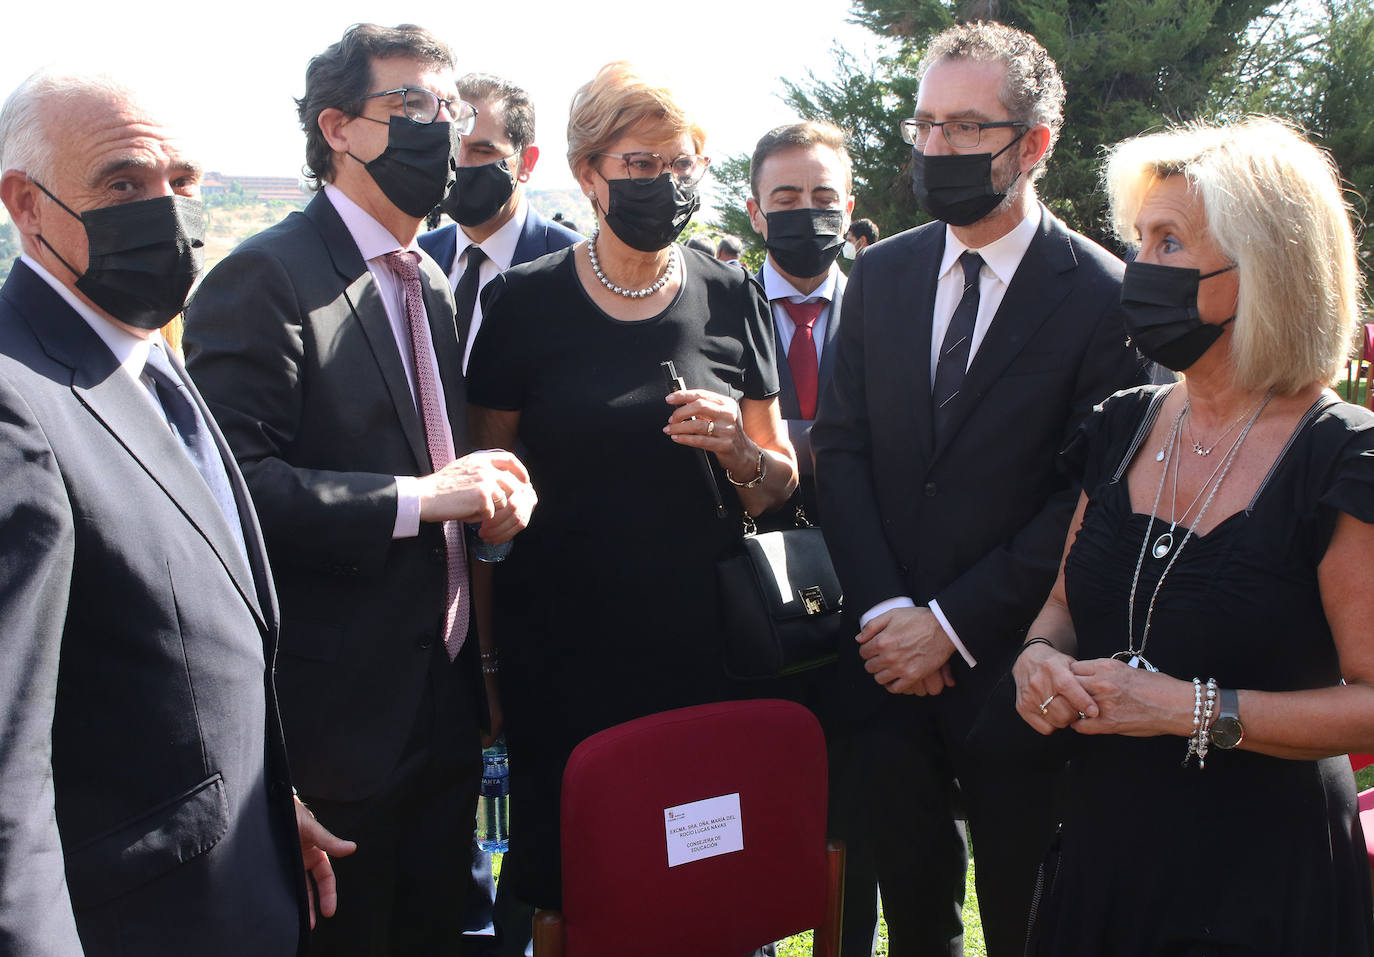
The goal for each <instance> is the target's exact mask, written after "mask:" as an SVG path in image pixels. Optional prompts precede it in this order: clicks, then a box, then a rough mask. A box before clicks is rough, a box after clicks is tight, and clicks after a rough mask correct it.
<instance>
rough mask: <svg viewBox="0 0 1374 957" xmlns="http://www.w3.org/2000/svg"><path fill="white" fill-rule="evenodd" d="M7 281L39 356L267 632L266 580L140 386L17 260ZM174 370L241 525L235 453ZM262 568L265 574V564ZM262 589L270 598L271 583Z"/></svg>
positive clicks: (244, 505)
mask: <svg viewBox="0 0 1374 957" xmlns="http://www.w3.org/2000/svg"><path fill="white" fill-rule="evenodd" d="M11 280H12V281H17V282H18V283H19V288H18V290H17V296H16V297H15V299H14V300H12V301H15V302H18V303H22V304H23V312H24V313H25V318H26V320H27V321H28V323H29V327H30V328H31V329H32V331H33V334H34V336H35V337H36V338H37V339H38V341H39V342H40V343H41V344H42V346H43V349H44V351H46V352H47V353H48V355H50V356H51V357H52V358H53V359H54V360H56V361H57V362H60V363H62V364H63V365H65V366H67V367H68V368H70V369H71V370H72V380H71V390H72V393H73V394H74V395H75V396H76V399H77V401H79V402H80V403H81V404H82V405H83V406H84V407H85V408H86V409H87V411H89V412H90V414H91V416H92V417H93V418H94V419H95V420H96V421H98V422H99V423H100V424H101V425H102V426H103V427H104V428H105V429H106V430H107V431H108V432H109V433H110V434H111V435H112V436H113V437H114V439H115V440H116V441H117V442H119V444H120V445H121V446H123V447H124V448H125V449H126V450H127V451H128V453H129V455H130V457H131V458H133V460H134V461H135V462H137V463H138V465H139V467H141V468H142V469H143V470H144V471H145V472H147V473H148V475H149V477H151V478H152V480H153V481H154V482H156V483H157V485H158V486H159V487H160V488H161V489H162V490H163V492H165V493H166V495H167V497H168V498H169V499H171V500H172V502H173V504H175V505H176V507H177V509H178V510H179V511H180V512H181V513H182V515H184V516H185V518H186V520H187V521H188V522H189V523H190V524H191V525H192V527H194V528H195V529H196V531H197V532H198V533H199V534H200V535H201V537H202V538H204V539H205V541H206V543H207V544H209V546H210V547H211V549H213V550H214V552H215V554H216V556H218V558H219V561H220V564H221V565H222V566H223V567H224V570H225V572H227V573H228V575H229V577H230V579H231V580H232V581H233V583H234V587H235V588H237V589H238V592H239V594H240V595H241V596H242V597H243V600H244V602H245V603H246V604H247V605H248V607H249V608H250V609H251V610H252V612H253V614H254V616H255V617H256V618H257V620H258V624H259V626H260V627H262V628H264V629H266V628H267V624H268V623H267V616H266V615H264V612H263V609H264V607H268V605H267V604H266V603H264V602H263V601H262V599H261V595H260V593H259V584H266V580H263V581H261V582H260V581H259V580H257V579H255V578H254V574H253V572H254V569H252V568H250V567H249V565H248V563H246V562H245V561H244V557H243V555H242V553H240V551H239V547H238V543H237V542H236V541H234V537H233V534H232V533H231V532H230V530H229V526H228V525H227V524H226V521H225V516H224V513H223V512H221V511H220V508H219V503H217V502H216V501H215V497H214V495H213V494H211V492H210V489H209V488H208V487H207V486H206V484H205V479H204V478H202V477H201V474H200V472H198V471H197V470H196V467H195V465H193V464H192V462H191V459H190V458H189V457H188V456H187V455H186V450H185V449H184V448H183V447H182V445H181V443H180V442H178V441H177V439H176V438H175V437H174V436H173V435H172V431H171V429H169V428H168V427H167V423H166V421H165V420H163V418H162V417H161V416H160V415H159V414H158V412H157V409H156V408H155V407H154V405H153V403H152V402H151V401H150V397H149V396H148V395H147V394H146V393H145V392H144V390H143V388H142V386H140V385H139V384H138V383H137V382H135V381H134V380H133V379H132V378H130V377H129V376H128V375H126V374H125V373H124V372H123V370H121V369H120V367H119V363H118V362H117V361H116V360H115V357H114V355H113V354H111V352H110V350H109V349H108V348H107V347H106V345H105V343H103V342H101V340H100V337H99V336H97V335H96V334H95V332H94V331H92V330H91V328H90V326H88V325H87V324H86V321H85V320H84V319H82V318H81V317H80V316H78V315H77V314H76V313H75V312H74V311H73V310H72V308H71V307H70V306H68V305H67V304H66V303H65V302H64V301H63V300H62V298H61V297H60V296H58V295H57V294H56V293H55V292H53V291H52V289H51V288H49V287H48V285H47V283H45V282H43V280H41V279H39V278H38V277H37V276H35V275H34V274H33V273H32V272H31V271H30V270H29V269H28V267H27V266H24V265H23V264H22V263H21V264H18V265H16V266H15V275H13V276H12V277H11ZM30 310H32V311H30ZM36 314H41V320H39V319H36V318H35V315H36ZM178 373H179V374H180V375H181V377H182V379H183V381H185V382H186V383H187V386H188V388H189V391H190V393H191V395H192V396H194V397H195V400H196V404H197V405H198V406H199V408H200V412H201V415H202V416H203V417H204V418H205V421H206V422H207V423H209V424H210V428H211V431H212V433H213V434H214V436H215V442H216V446H217V447H218V448H219V452H220V458H221V460H222V461H223V462H224V463H225V470H226V471H227V472H228V473H229V477H230V482H231V484H232V485H233V486H234V495H235V500H236V502H237V504H238V507H239V515H240V520H242V517H243V516H244V515H249V516H251V515H252V514H253V513H252V507H251V505H250V504H249V501H248V495H247V490H246V489H244V488H243V480H242V477H241V476H240V475H239V472H238V468H237V466H235V465H234V459H233V455H232V453H231V452H230V451H229V448H228V446H227V445H226V444H225V443H224V439H223V437H222V436H221V435H220V433H219V429H218V427H217V426H215V424H214V419H213V418H212V417H211V415H210V411H209V409H207V408H206V407H205V403H204V402H203V401H202V400H201V398H200V394H199V393H198V392H197V391H196V389H195V387H194V386H193V385H191V383H190V380H189V379H188V378H187V377H186V375H185V372H184V371H182V370H180V369H178ZM247 526H248V527H247V528H245V530H244V537H245V539H250V538H251V543H249V548H250V549H253V548H259V549H260V548H261V541H262V540H261V536H260V534H251V535H250V529H251V530H252V532H254V533H256V532H257V524H256V520H255V519H252V518H250V519H249V521H248V522H247ZM263 571H264V572H265V571H266V564H265V562H264V565H263ZM267 587H268V588H269V594H270V585H268V586H267ZM274 617H275V616H274Z"/></svg>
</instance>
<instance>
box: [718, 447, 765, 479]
mask: <svg viewBox="0 0 1374 957" xmlns="http://www.w3.org/2000/svg"><path fill="white" fill-rule="evenodd" d="M767 474H768V465H767V459H765V458H764V454H763V449H759V464H758V470H757V471H756V472H755V473H754V477H753V478H752V479H750V480H749V481H747V482H736V481H735V477H734V476H733V475H731V474H730V470H729V469H726V470H725V477H726V478H727V479H729V480H730V484H731V485H733V486H735V487H736V488H758V487H759V486H760V485H762V484H763V477H764V476H765V475H767Z"/></svg>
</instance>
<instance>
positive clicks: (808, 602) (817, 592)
mask: <svg viewBox="0 0 1374 957" xmlns="http://www.w3.org/2000/svg"><path fill="white" fill-rule="evenodd" d="M797 597H798V598H800V599H801V603H802V605H803V606H804V607H805V608H806V613H807V614H808V615H823V614H825V612H826V610H827V606H826V603H825V593H824V592H822V591H821V586H820V585H812V586H811V587H809V588H798V589H797Z"/></svg>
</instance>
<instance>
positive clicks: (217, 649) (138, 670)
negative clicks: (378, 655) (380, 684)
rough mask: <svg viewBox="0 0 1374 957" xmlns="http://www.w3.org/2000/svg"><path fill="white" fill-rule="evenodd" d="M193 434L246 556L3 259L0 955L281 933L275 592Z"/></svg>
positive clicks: (300, 928) (289, 838) (170, 951)
mask: <svg viewBox="0 0 1374 957" xmlns="http://www.w3.org/2000/svg"><path fill="white" fill-rule="evenodd" d="M191 392H192V395H193V396H194V394H195V390H194V389H192V390H191ZM201 411H202V414H204V415H205V416H206V418H207V420H208V419H209V415H208V410H207V409H205V408H204V406H203V405H202V408H201ZM211 426H212V429H213V422H212V423H211ZM214 434H215V439H216V441H217V442H218V443H219V446H220V450H221V454H222V455H223V457H224V459H225V464H226V467H227V471H228V474H229V478H230V482H231V485H232V486H233V488H234V491H235V494H236V497H237V499H238V505H239V512H240V516H241V521H242V530H243V536H244V539H245V542H246V544H247V548H248V561H245V560H244V556H243V554H242V553H241V552H240V551H239V549H238V547H237V545H236V543H235V541H234V539H233V537H232V534H231V532H230V529H229V526H228V525H227V524H226V522H225V519H224V515H223V513H222V512H221V511H220V510H219V508H218V506H217V505H216V503H215V499H214V497H213V496H212V495H211V493H210V491H209V489H208V488H207V487H206V486H205V483H204V481H203V480H202V479H201V477H200V474H199V473H198V472H197V471H196V469H195V466H194V465H193V464H192V463H191V461H190V459H189V458H188V457H187V455H186V453H185V450H184V449H183V448H182V447H181V445H180V444H179V443H178V442H177V440H176V439H175V438H174V437H173V435H172V433H171V432H170V430H169V429H168V427H167V423H166V421H165V420H164V419H163V418H162V416H161V415H160V414H159V413H158V411H157V410H156V408H155V407H154V406H153V404H152V403H151V402H150V401H149V397H148V395H146V394H144V390H143V389H142V387H141V386H140V385H139V384H138V383H136V382H134V381H133V380H132V379H130V378H129V377H128V375H127V374H125V373H124V372H123V371H122V370H121V369H120V368H119V366H118V364H117V362H116V360H115V357H114V356H113V355H112V354H111V352H110V350H109V348H108V347H106V345H105V344H104V343H103V342H102V341H101V340H100V338H99V337H98V336H97V335H96V334H95V333H94V332H93V331H92V330H91V328H90V326H88V325H87V324H86V322H85V321H84V320H83V319H82V318H81V317H80V316H79V315H77V314H76V313H75V312H74V311H73V310H72V309H71V307H70V306H68V305H67V304H66V302H65V301H63V299H62V298H61V297H60V296H58V295H57V294H56V293H55V292H54V291H53V290H52V289H51V287H49V286H48V285H47V283H45V282H44V281H43V280H42V279H41V278H40V277H39V276H38V275H37V274H35V273H34V272H33V271H32V270H31V269H30V268H29V267H28V266H26V265H25V264H24V263H22V262H20V263H16V265H15V267H14V271H13V272H11V273H10V276H9V279H8V280H7V281H6V283H5V285H4V288H3V290H0V475H3V476H4V481H2V482H0V524H2V525H3V528H4V534H3V535H0V658H3V660H4V662H5V666H4V668H3V669H2V670H3V677H0V888H3V891H2V892H0V952H3V953H5V954H16V955H39V954H44V955H48V954H63V955H67V954H80V953H82V952H83V948H84V953H85V954H87V955H97V954H111V955H114V954H120V955H122V954H131V953H138V954H153V955H159V954H165V955H168V957H172V955H183V954H189V953H195V954H214V955H224V957H232V955H242V954H246V953H254V954H271V955H285V954H290V953H294V952H296V950H297V947H298V946H303V941H304V938H305V935H306V934H307V933H308V930H307V928H308V926H309V924H308V920H307V918H306V914H305V911H304V906H305V898H304V893H303V891H304V874H303V872H302V869H301V860H300V849H299V843H298V840H297V837H296V833H295V813H294V809H293V807H292V797H291V787H290V783H289V781H288V776H287V769H286V756H285V751H284V749H283V746H282V733H281V727H280V725H279V723H278V720H277V705H276V698H275V693H274V690H273V685H272V677H271V665H272V661H273V659H274V657H275V652H276V639H277V607H276V602H275V599H274V598H273V591H272V581H271V577H270V575H269V573H268V569H267V558H266V554H265V552H264V550H263V546H262V540H261V536H260V532H259V529H258V524H257V521H256V519H255V517H254V515H253V509H252V506H251V504H250V503H249V500H248V493H247V489H246V488H245V487H244V484H243V480H242V477H241V476H240V475H239V472H238V469H237V468H235V467H234V462H233V459H232V457H231V456H230V455H229V451H228V447H227V445H225V443H224V440H223V437H222V436H220V435H219V433H218V431H215V433H214ZM64 864H65V866H64ZM78 933H79V934H80V944H78V942H77V935H78Z"/></svg>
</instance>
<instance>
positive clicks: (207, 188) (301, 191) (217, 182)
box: [200, 173, 310, 202]
mask: <svg viewBox="0 0 1374 957" xmlns="http://www.w3.org/2000/svg"><path fill="white" fill-rule="evenodd" d="M235 186H237V187H238V189H237V190H235V188H234V187H235ZM200 191H201V193H202V194H203V195H205V196H218V195H223V194H225V193H232V192H236V191H237V192H242V193H243V195H244V196H247V197H249V198H252V199H285V200H290V201H291V202H300V201H301V200H302V199H308V198H309V197H310V193H309V192H308V191H307V190H306V188H305V185H304V183H303V182H302V181H301V180H300V179H297V178H296V177H292V176H226V175H225V174H223V173H206V174H205V176H204V178H203V179H202V180H201V182H200Z"/></svg>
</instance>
